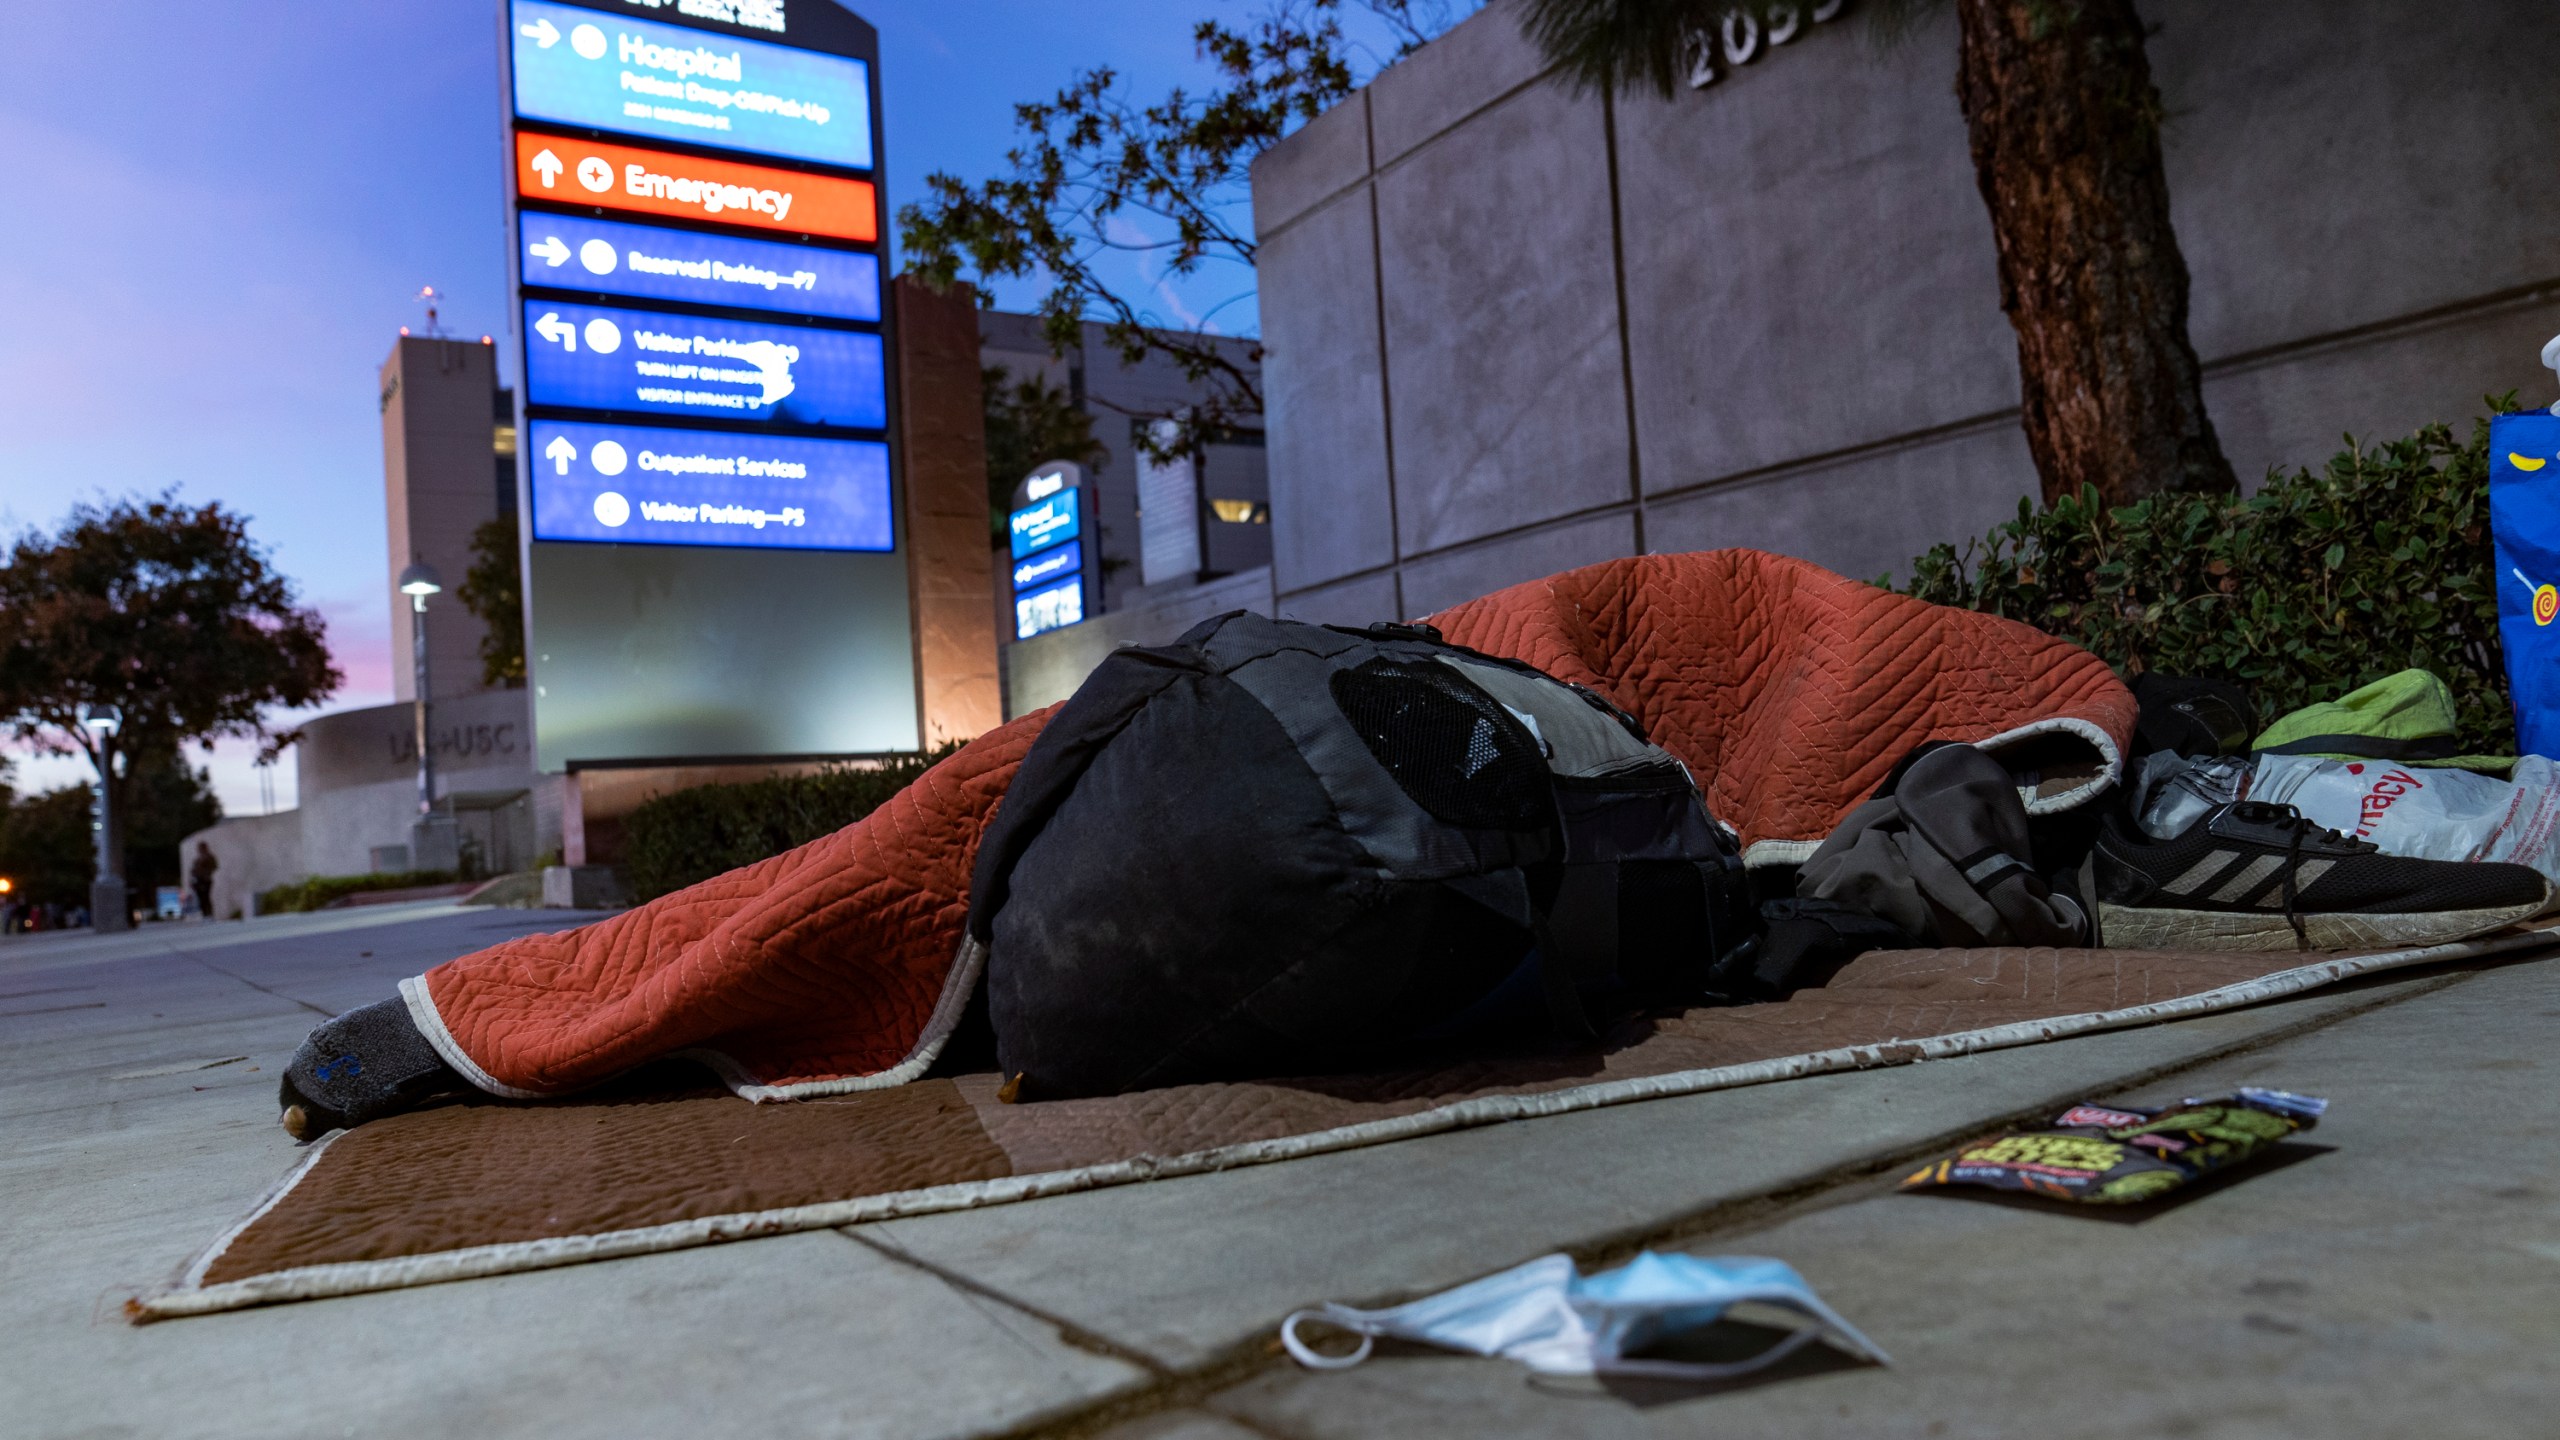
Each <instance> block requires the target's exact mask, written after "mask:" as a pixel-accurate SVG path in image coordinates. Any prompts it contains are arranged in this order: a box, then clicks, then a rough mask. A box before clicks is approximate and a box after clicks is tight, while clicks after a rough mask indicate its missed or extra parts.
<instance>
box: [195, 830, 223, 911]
mask: <svg viewBox="0 0 2560 1440" xmlns="http://www.w3.org/2000/svg"><path fill="white" fill-rule="evenodd" d="M221 868H222V862H221V861H219V860H216V859H214V858H213V847H212V846H211V845H209V844H207V843H205V842H204V841H202V840H199V841H197V842H196V859H195V863H194V864H192V865H189V866H188V867H187V883H188V884H189V885H191V886H193V887H195V892H196V913H197V914H199V915H202V916H203V917H204V918H206V919H207V920H210V919H212V918H213V872H214V871H216V870H219V869H221Z"/></svg>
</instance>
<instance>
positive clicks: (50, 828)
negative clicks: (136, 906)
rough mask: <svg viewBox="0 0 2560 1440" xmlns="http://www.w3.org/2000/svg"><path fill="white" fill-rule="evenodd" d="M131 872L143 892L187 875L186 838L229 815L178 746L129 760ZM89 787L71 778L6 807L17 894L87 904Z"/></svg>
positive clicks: (0, 840) (2, 847)
mask: <svg viewBox="0 0 2560 1440" xmlns="http://www.w3.org/2000/svg"><path fill="white" fill-rule="evenodd" d="M123 788H124V793H125V804H126V812H125V817H124V819H125V832H124V876H125V879H126V880H127V881H128V882H129V883H130V884H131V885H132V886H133V891H134V893H135V894H136V895H137V896H142V895H148V894H150V892H151V891H152V890H153V889H154V888H155V887H157V886H161V885H176V884H178V883H180V882H181V881H182V880H183V879H184V870H185V857H184V856H183V855H181V854H180V853H179V842H181V841H183V840H185V839H186V837H188V836H189V835H192V834H194V833H195V832H197V831H198V830H202V829H204V828H205V827H206V826H208V825H211V824H212V823H213V822H215V821H216V820H219V819H221V818H222V804H221V802H220V801H218V800H216V799H215V798H214V796H213V791H212V790H211V789H210V788H209V787H208V786H207V784H206V775H205V772H204V771H203V770H201V769H190V768H188V766H187V765H186V764H185V763H184V761H183V760H181V759H180V758H179V757H178V756H177V755H175V754H164V755H160V756H156V757H148V758H146V757H139V756H129V757H127V760H126V763H125V777H124V786H123ZM89 812H90V790H89V787H88V786H85V785H66V786H64V787H63V788H61V789H59V790H48V791H45V792H43V793H41V794H37V795H29V796H26V797H24V798H23V799H17V800H15V802H14V803H11V804H9V805H7V806H6V807H5V808H0V875H6V876H8V877H9V879H10V880H11V882H12V883H13V885H14V886H15V888H14V889H13V890H12V891H11V898H13V899H16V900H21V901H25V902H27V903H29V904H36V905H46V904H53V905H86V904H88V903H89V880H90V878H91V876H90V870H91V866H92V864H93V863H94V862H93V855H94V853H95V847H94V846H93V844H92V841H91V832H90V829H89Z"/></svg>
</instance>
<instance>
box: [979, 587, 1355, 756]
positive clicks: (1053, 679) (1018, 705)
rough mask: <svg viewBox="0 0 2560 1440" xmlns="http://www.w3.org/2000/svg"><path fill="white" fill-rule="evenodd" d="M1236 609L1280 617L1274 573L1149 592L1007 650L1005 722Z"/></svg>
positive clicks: (1047, 703) (1074, 690)
mask: <svg viewBox="0 0 2560 1440" xmlns="http://www.w3.org/2000/svg"><path fill="white" fill-rule="evenodd" d="M1230 610H1251V611H1255V612H1256V613H1259V614H1263V615H1268V614H1271V613H1272V606H1271V571H1270V570H1269V569H1268V568H1264V569H1258V570H1247V571H1245V572H1243V573H1242V574H1239V575H1229V576H1226V577H1225V578H1223V579H1218V580H1212V581H1210V582H1208V583H1207V584H1205V585H1191V586H1185V587H1183V588H1181V589H1179V590H1175V591H1171V592H1141V594H1140V595H1139V597H1138V598H1137V600H1136V603H1134V604H1132V605H1131V606H1130V607H1129V608H1128V609H1125V610H1115V611H1112V612H1110V613H1108V614H1105V615H1098V616H1095V617H1094V618H1093V619H1091V620H1087V621H1086V622H1084V623H1083V624H1081V625H1070V626H1068V627H1067V628H1065V629H1063V630H1052V631H1050V632H1049V633H1048V634H1046V635H1035V636H1033V637H1032V638H1030V639H1028V640H1017V641H1015V642H1014V643H1012V644H1010V645H1007V646H1006V647H1004V680H1005V718H1006V719H1008V720H1010V719H1013V718H1014V717H1016V716H1019V715H1028V714H1030V713H1031V712H1032V711H1034V710H1037V709H1039V708H1040V707H1042V706H1044V705H1054V704H1056V703H1057V702H1059V701H1061V700H1064V699H1066V698H1067V697H1068V696H1070V695H1073V694H1074V693H1076V687H1077V686H1079V685H1082V684H1083V683H1084V677H1086V676H1087V675H1090V674H1092V673H1093V667H1094V666H1096V665H1099V664H1101V663H1102V661H1103V657H1104V656H1107V655H1109V654H1110V653H1111V652H1112V651H1114V650H1117V649H1119V648H1120V647H1121V646H1123V645H1161V644H1163V643H1164V642H1165V641H1167V640H1171V639H1172V638H1174V637H1175V636H1177V635H1180V634H1181V633H1182V632H1183V631H1185V630H1188V629H1190V628H1191V627H1192V626H1194V625H1197V624H1199V623H1200V622H1201V621H1203V620H1206V619H1208V618H1209V617H1210V616H1212V615H1223V614H1225V613H1226V612H1228V611H1230ZM1371 618H1377V617H1371Z"/></svg>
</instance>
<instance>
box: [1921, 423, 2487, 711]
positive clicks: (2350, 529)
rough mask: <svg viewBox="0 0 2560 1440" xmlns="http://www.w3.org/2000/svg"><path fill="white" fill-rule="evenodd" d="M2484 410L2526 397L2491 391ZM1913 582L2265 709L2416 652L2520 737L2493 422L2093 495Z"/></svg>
mask: <svg viewBox="0 0 2560 1440" xmlns="http://www.w3.org/2000/svg"><path fill="white" fill-rule="evenodd" d="M2485 403H2487V404H2488V406H2489V407H2490V408H2491V409H2492V410H2496V411H2503V410H2511V409H2513V408H2515V396H2514V395H2513V394H2508V395H2505V396H2495V397H2490V398H2488V399H2487V401H2486V402H2485ZM1913 573H1914V576H1915V578H1914V579H1913V580H1912V582H1911V584H1910V586H1909V590H1908V593H1910V594H1913V595H1916V596H1919V597H1920V598H1921V599H1923V600H1933V601H1936V602H1938V603H1940V604H1945V605H1960V606H1964V607H1966V608H1968V609H1973V610H1983V611H1988V612H1990V613H1992V614H1995V615H2005V616H2008V617H2009V618H2011V619H2013V620H2023V621H2025V622H2027V623H2028V624H2030V625H2034V626H2036V627H2037V628H2039V629H2042V630H2045V631H2048V632H2050V633H2052V634H2055V635H2059V636H2062V637H2064V638H2065V639H2069V640H2073V641H2076V642H2078V643H2079V644H2081V645H2084V646H2087V647H2088V648H2089V649H2091V650H2093V651H2095V652H2097V654H2098V655H2099V656H2101V657H2102V658H2104V659H2105V660H2106V661H2107V663H2109V664H2111V665H2113V666H2115V667H2116V670H2117V672H2118V673H2120V674H2122V675H2125V676H2126V677H2128V678H2130V677H2132V676H2134V675H2137V674H2140V673H2142V672H2143V671H2146V670H2155V671H2159V672H2161V673H2163V674H2170V675H2198V676H2213V677H2217V678H2221V679H2227V680H2234V681H2238V682H2239V683H2241V684H2242V685H2245V686H2247V687H2248V688H2249V689H2250V691H2251V692H2252V693H2253V694H2254V695H2255V696H2256V698H2257V702H2258V709H2259V718H2260V721H2261V723H2263V722H2265V721H2267V720H2271V719H2273V718H2274V717H2276V716H2278V715H2281V714H2284V713H2285V712H2287V711H2289V710H2294V709H2297V708H2299V707H2301V706H2304V705H2308V704H2312V703H2313V702H2315V701H2321V700H2334V699H2336V698H2337V697H2338V696H2340V695H2342V694H2345V693H2346V692H2347V691H2349V690H2352V689H2355V688H2356V687H2357V686H2360V685H2364V684H2368V683H2370V682H2372V681H2375V680H2379V679H2381V678H2382V677H2383V676H2385V675H2390V674H2393V673H2394V672H2397V671H2400V670H2405V669H2408V668H2409V667H2411V666H2417V667H2419V668H2421V669H2425V670H2432V671H2434V672H2435V673H2436V674H2438V675H2440V676H2442V677H2444V679H2445V681H2446V682H2447V683H2448V684H2450V685H2451V686H2452V687H2453V694H2454V699H2455V701H2456V703H2457V705H2458V706H2459V708H2460V720H2461V743H2462V747H2463V749H2464V750H2466V751H2468V752H2471V753H2475V754H2507V753H2511V752H2513V750H2514V749H2515V716H2514V713H2513V711H2512V710H2511V709H2510V708H2509V705H2508V699H2507V676H2506V664H2505V660H2504V657H2503V654H2502V652H2501V650H2500V648H2499V644H2498V599H2497V574H2496V563H2495V560H2494V558H2493V556H2492V554H2491V552H2490V544H2489V422H2488V421H2486V420H2481V421H2479V422H2478V423H2476V424H2475V425H2474V426H2473V427H2472V432H2471V440H2470V443H2468V444H2464V443H2461V442H2459V441H2457V440H2455V438H2454V435H2453V431H2452V430H2451V428H2450V427H2448V426H2444V425H2429V426H2427V427H2426V428H2425V429H2422V430H2420V431H2419V432H2418V433H2416V434H2415V435H2412V436H2410V437H2409V438H2407V439H2405V440H2397V441H2393V442H2390V443H2388V444H2382V445H2375V446H2372V447H2370V448H2365V447H2360V446H2358V445H2357V444H2356V442H2355V439H2354V437H2352V436H2350V437H2348V438H2347V448H2346V449H2345V450H2343V451H2341V452H2339V453H2338V454H2337V455H2336V456H2334V457H2333V458H2331V459H2330V461H2329V462H2328V464H2327V465H2326V466H2325V467H2324V468H2322V469H2321V470H2319V471H2317V472H2314V471H2311V470H2296V471H2294V472H2293V473H2291V474H2285V473H2284V472H2282V471H2275V472H2271V473H2270V474H2269V475H2268V476H2267V482H2266V484H2265V485H2264V486H2263V487H2262V488H2260V490H2259V491H2258V493H2257V494H2255V495H2253V496H2251V497H2249V498H2248V499H2245V500H2243V499H2239V498H2236V497H2221V496H2216V497H2199V496H2194V495H2163V496H2155V497H2152V498H2151V499H2147V500H2143V501H2140V502H2138V503H2136V504H2133V505H2128V506H2125V507H2123V508H2120V509H2109V508H2106V507H2104V506H2102V505H2100V504H2099V503H2098V502H2097V498H2096V496H2095V494H2094V493H2093V492H2084V493H2083V494H2081V495H2079V496H2076V497H2065V498H2063V499H2062V500H2060V501H2057V502H2056V503H2054V504H2053V505H2051V506H2048V507H2046V508H2044V509H2041V510H2039V509H2037V508H2036V507H2034V506H2033V505H2031V504H2030V503H2029V502H2027V501H2024V500H2021V501H2019V502H2018V518H2017V519H2015V520H2012V521H2009V522H2007V523H2005V524H2002V525H1999V526H1997V527H1995V528H1994V529H1993V530H1992V531H1991V533H1990V534H1989V535H1987V536H1985V537H1984V538H1983V539H1981V540H1980V541H1968V542H1967V543H1966V545H1965V548H1964V550H1963V552H1962V553H1961V554H1959V553H1958V552H1957V551H1956V549H1955V547H1954V546H1952V545H1940V546H1938V547H1936V548H1935V549H1933V550H1931V551H1930V552H1929V553H1928V554H1926V555H1923V556H1921V557H1920V558H1919V559H1918V560H1916V561H1914V562H1913Z"/></svg>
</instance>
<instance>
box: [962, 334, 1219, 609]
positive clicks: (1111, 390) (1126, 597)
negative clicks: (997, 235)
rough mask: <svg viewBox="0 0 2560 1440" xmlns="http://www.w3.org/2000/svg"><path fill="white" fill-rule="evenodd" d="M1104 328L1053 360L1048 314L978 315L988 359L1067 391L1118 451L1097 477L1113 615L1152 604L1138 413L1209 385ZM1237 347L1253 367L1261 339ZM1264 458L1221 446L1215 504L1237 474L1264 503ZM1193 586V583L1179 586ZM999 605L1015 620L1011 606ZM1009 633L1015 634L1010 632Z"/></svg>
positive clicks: (1210, 473)
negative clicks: (1115, 340)
mask: <svg viewBox="0 0 2560 1440" xmlns="http://www.w3.org/2000/svg"><path fill="white" fill-rule="evenodd" d="M1102 330H1103V327H1102V326H1100V325H1098V324H1087V325H1086V326H1085V327H1084V335H1083V339H1082V341H1081V342H1080V343H1079V344H1078V345H1077V346H1076V347H1075V348H1073V349H1071V350H1070V351H1068V353H1067V354H1065V355H1052V354H1050V353H1049V342H1048V339H1047V337H1045V336H1044V335H1043V334H1042V333H1041V329H1040V317H1039V316H1037V315H1017V314H1013V313H1011V312H1009V311H1002V310H982V311H980V312H978V334H979V356H980V359H981V362H982V363H984V364H987V365H992V366H1000V367H1002V368H1003V369H1004V370H1005V372H1006V373H1007V374H1008V375H1010V376H1013V377H1014V378H1016V379H1024V378H1029V377H1032V376H1037V377H1039V378H1040V379H1041V380H1042V381H1043V382H1045V383H1047V384H1049V385H1052V386H1055V387H1056V388H1058V389H1061V390H1064V391H1066V392H1067V393H1068V394H1069V395H1070V396H1072V397H1073V398H1074V400H1075V403H1076V404H1077V405H1078V406H1079V407H1080V408H1082V409H1083V410H1084V411H1085V412H1086V413H1087V414H1089V415H1091V416H1092V417H1093V422H1094V423H1093V436H1094V438H1095V439H1097V440H1099V441H1101V442H1102V445H1103V448H1104V449H1105V450H1107V451H1109V452H1110V453H1109V454H1108V455H1107V456H1106V457H1105V458H1104V460H1103V462H1102V463H1101V464H1099V465H1096V466H1092V467H1089V472H1088V473H1089V475H1090V477H1091V482H1092V485H1093V492H1094V508H1095V517H1096V519H1097V521H1098V524H1099V529H1100V535H1099V538H1098V540H1097V541H1096V542H1095V543H1096V545H1097V547H1098V550H1099V553H1100V555H1101V557H1102V566H1103V576H1102V608H1103V609H1104V610H1106V611H1109V610H1114V609H1118V608H1121V607H1122V606H1123V605H1127V604H1142V603H1145V601H1144V598H1143V597H1142V596H1140V595H1138V593H1137V592H1139V591H1141V590H1143V589H1144V588H1145V581H1144V579H1143V578H1142V576H1141V575H1140V573H1139V564H1138V459H1137V455H1138V451H1137V445H1136V443H1135V439H1134V432H1133V427H1134V426H1135V425H1137V424H1139V423H1141V422H1140V421H1139V419H1138V418H1137V417H1140V416H1146V415H1162V414H1165V413H1168V412H1170V411H1171V410H1173V409H1175V408H1177V407H1179V406H1183V405H1187V404H1190V403H1192V402H1193V401H1195V400H1196V399H1198V397H1199V396H1200V394H1201V392H1202V387H1201V386H1200V385H1199V384H1198V383H1196V382H1194V381H1193V380H1191V379H1190V378H1189V377H1188V376H1186V375H1184V374H1183V373H1182V367H1181V366H1179V365H1176V364H1175V363H1174V362H1173V361H1171V360H1169V359H1166V358H1165V357H1163V356H1161V355H1150V356H1148V357H1147V358H1146V359H1144V360H1142V361H1140V362H1139V363H1137V364H1135V365H1126V364H1123V363H1121V360H1120V357H1119V356H1118V355H1116V354H1114V353H1113V352H1112V350H1111V347H1110V346H1109V345H1108V344H1106V343H1105V342H1104V340H1103V335H1102ZM1229 344H1230V347H1231V348H1230V353H1231V355H1232V356H1233V358H1234V359H1235V360H1236V361H1237V362H1238V363H1241V364H1245V365H1251V364H1252V363H1253V357H1254V351H1255V347H1254V344H1253V342H1252V341H1250V340H1234V341H1231V342H1229ZM1260 458H1261V457H1260V455H1259V453H1258V452H1257V451H1253V448H1252V447H1250V446H1241V447H1238V446H1221V447H1216V449H1215V450H1213V453H1212V454H1211V455H1210V456H1209V457H1208V461H1207V464H1206V465H1205V466H1204V467H1203V475H1202V479H1203V482H1204V484H1205V486H1206V488H1207V489H1208V490H1209V491H1211V492H1213V493H1212V495H1211V496H1209V497H1207V498H1226V490H1222V489H1220V486H1221V485H1228V481H1229V480H1230V479H1231V478H1232V480H1233V482H1234V483H1233V484H1232V485H1228V489H1233V490H1235V491H1236V492H1237V493H1236V496H1235V498H1259V496H1260V493H1261V476H1260V473H1259V462H1260ZM1207 548H1208V549H1209V550H1210V551H1213V552H1217V553H1229V552H1231V551H1232V550H1233V549H1234V543H1233V542H1232V541H1229V542H1227V543H1226V544H1225V545H1224V546H1221V545H1219V544H1217V543H1214V542H1213V543H1211V544H1210V545H1209V546H1208V547H1207ZM1255 563H1257V564H1258V563H1260V561H1258V560H1257V561H1256V562H1255ZM1001 568H1002V567H999V569H1000V570H1001ZM1000 578H1001V577H1000ZM1189 583H1192V582H1191V581H1189V580H1184V581H1180V582H1177V584H1189ZM1000 608H1002V609H1003V610H1004V611H1005V612H1006V613H1007V614H1010V611H1011V605H1010V603H1009V602H1005V603H1003V604H1002V605H1001V607H1000ZM1003 633H1004V634H1006V635H1008V636H1010V635H1011V634H1012V630H1011V628H1010V626H1007V628H1006V629H1005V630H1004V632H1003Z"/></svg>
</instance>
